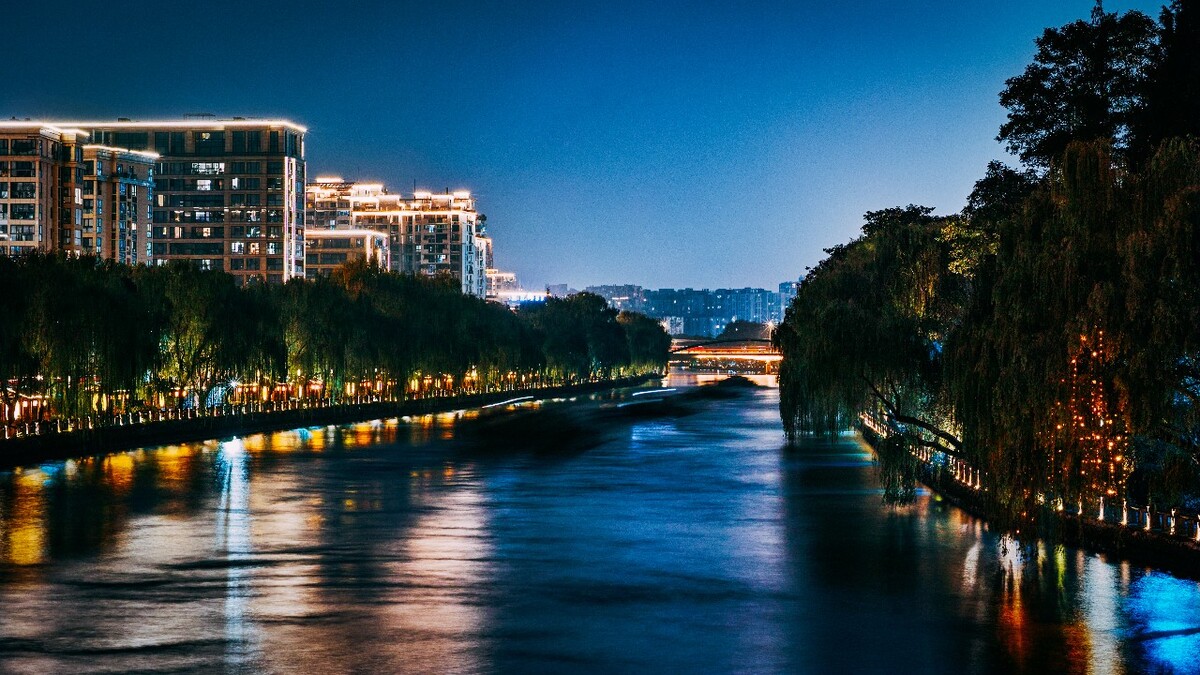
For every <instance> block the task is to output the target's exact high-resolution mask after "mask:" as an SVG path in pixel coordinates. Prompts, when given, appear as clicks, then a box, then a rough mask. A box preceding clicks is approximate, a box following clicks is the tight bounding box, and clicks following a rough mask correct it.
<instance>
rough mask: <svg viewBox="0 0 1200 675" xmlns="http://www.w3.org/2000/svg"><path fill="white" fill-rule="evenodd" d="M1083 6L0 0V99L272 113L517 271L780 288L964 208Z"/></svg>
mask: <svg viewBox="0 0 1200 675" xmlns="http://www.w3.org/2000/svg"><path fill="white" fill-rule="evenodd" d="M1161 4H1162V3H1161V2H1130V1H1124V2H1108V3H1106V5H1105V6H1106V9H1109V10H1120V11H1124V10H1126V9H1131V8H1135V9H1141V10H1142V11H1146V12H1147V13H1150V14H1151V15H1152V16H1157V15H1158V9H1159V6H1160V5H1161ZM1092 5H1093V3H1092V2H1091V0H1055V1H1053V2H1047V1H1046V0H1016V1H1006V2H994V1H993V2H977V1H968V2H962V1H950V0H945V1H937V2H928V1H926V2H920V1H913V2H880V1H870V2H868V1H863V0H860V1H853V0H852V1H846V2H800V1H797V2H778V3H772V2H746V3H738V2H708V3H688V2H675V1H671V0H660V1H656V2H645V3H622V2H603V3H596V4H594V5H584V4H582V3H574V2H545V3H534V2H519V3H518V2H514V3H499V2H497V3H482V2H439V3H412V2H394V3H392V2H387V3H383V2H381V3H354V2H328V1H325V2H291V3H283V2H271V3H256V2H247V1H246V0H240V1H238V2H230V1H226V0H214V1H208V2H178V3H177V2H159V3H154V2H144V1H137V0H130V1H126V2H121V3H100V2H64V1H61V0H39V1H38V2H5V3H4V7H3V10H2V11H0V25H2V26H5V27H6V30H5V31H4V32H5V39H6V44H8V45H9V51H8V56H7V58H6V65H7V67H6V68H5V78H4V84H3V85H0V117H2V118H7V117H10V116H16V117H21V118H24V117H33V118H38V117H42V118H59V119H62V118H114V119H115V118H116V117H118V116H121V117H130V118H134V119H152V118H156V117H164V116H172V117H177V116H182V115H184V114H186V113H192V112H211V113H215V114H217V115H218V116H221V117H229V116H233V115H252V116H283V117H287V118H290V119H293V120H295V121H297V122H299V123H301V124H304V125H306V126H307V127H308V128H309V135H308V153H307V158H308V172H309V176H310V177H315V176H317V175H325V174H335V175H341V176H344V177H345V178H348V179H359V180H372V181H382V182H384V183H386V184H387V185H389V186H391V187H392V188H393V189H394V190H395V189H400V190H403V191H405V192H409V191H411V190H412V187H413V182H414V181H416V184H417V186H418V187H420V188H428V189H433V190H441V189H442V188H446V187H449V188H450V189H460V188H465V189H470V190H472V191H473V192H474V193H475V194H476V195H477V197H478V198H479V208H480V210H481V211H482V212H483V213H486V214H487V216H488V223H489V227H490V233H491V235H492V237H493V238H494V239H495V242H496V261H497V264H498V266H500V267H501V268H504V269H509V270H512V271H515V272H517V273H518V275H519V277H520V279H521V281H522V282H523V284H524V285H525V286H526V287H527V288H538V287H541V286H542V285H544V284H547V283H569V284H571V285H572V286H574V287H577V288H583V287H584V286H585V285H589V284H599V283H636V284H641V285H644V286H647V287H652V288H658V287H684V286H692V287H730V286H733V287H741V286H763V287H767V288H774V287H775V285H776V284H778V283H779V282H780V281H783V280H787V279H794V278H796V277H798V276H799V275H801V274H802V273H803V271H804V268H805V267H806V266H809V265H812V264H814V263H816V262H817V261H818V260H820V259H821V258H822V257H823V256H824V254H823V253H822V251H821V249H822V248H825V247H828V246H831V245H833V244H837V243H841V242H844V241H846V240H848V239H850V238H851V237H852V236H854V235H855V234H856V233H857V231H858V228H859V227H860V225H861V217H862V214H863V213H864V212H865V211H868V210H874V209H879V208H886V207H888V206H896V205H904V204H908V203H918V204H925V205H928V206H934V207H937V209H938V212H940V213H952V212H955V211H958V210H959V209H960V208H961V207H962V205H963V203H964V200H965V197H966V195H967V193H968V192H969V191H970V189H971V185H972V184H973V183H974V181H975V180H976V179H977V178H978V177H979V176H980V175H982V173H983V170H984V167H985V166H986V164H987V162H988V161H989V160H991V159H994V158H1005V157H1006V155H1005V153H1004V151H1003V149H1002V148H1001V147H1000V146H999V144H997V143H996V142H995V141H994V140H993V139H994V137H995V135H996V132H997V129H998V128H999V126H1000V124H1001V123H1002V122H1003V120H1004V110H1003V109H1002V108H1001V107H1000V105H999V103H998V102H997V94H998V93H999V91H1000V89H1001V88H1002V87H1003V83H1004V80H1005V78H1007V77H1010V76H1012V75H1015V74H1018V73H1019V72H1020V71H1021V70H1022V69H1023V68H1024V66H1025V65H1026V64H1027V63H1028V62H1029V61H1030V59H1031V58H1032V55H1033V51H1034V45H1033V40H1034V38H1035V37H1036V36H1037V35H1038V34H1039V33H1040V32H1041V30H1042V29H1043V28H1045V27H1047V26H1057V25H1061V24H1063V23H1066V22H1068V21H1071V20H1073V19H1076V18H1084V17H1086V16H1087V15H1088V12H1089V11H1090V9H1091V7H1092ZM15 36H19V38H18V37H15ZM1012 161H1015V160H1012Z"/></svg>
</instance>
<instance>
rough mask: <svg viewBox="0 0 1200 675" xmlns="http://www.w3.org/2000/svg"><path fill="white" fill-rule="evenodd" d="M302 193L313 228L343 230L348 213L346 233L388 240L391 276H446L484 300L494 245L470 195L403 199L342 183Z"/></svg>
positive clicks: (375, 187)
mask: <svg viewBox="0 0 1200 675" xmlns="http://www.w3.org/2000/svg"><path fill="white" fill-rule="evenodd" d="M306 193H307V198H306V202H307V204H308V205H309V206H310V207H311V208H312V209H314V210H315V214H314V215H313V216H312V217H310V218H309V224H310V225H311V226H312V227H331V226H332V227H334V228H341V227H342V226H343V224H344V223H345V216H344V215H342V212H343V211H346V210H349V212H350V214H349V223H350V227H352V228H355V229H363V230H374V231H376V232H383V233H386V234H387V235H388V238H389V245H390V249H391V265H390V269H391V270H392V271H394V272H399V273H407V274H422V275H426V276H439V275H444V276H448V277H451V278H453V279H455V280H456V281H458V283H459V284H460V286H461V288H462V292H463V293H466V294H469V295H475V296H479V297H484V296H485V295H486V294H487V269H488V266H489V264H490V262H491V260H492V241H491V239H490V238H489V237H488V236H487V231H486V220H487V219H486V217H485V216H483V215H482V214H479V213H478V212H477V210H476V207H475V200H474V199H473V198H472V197H471V193H469V192H466V191H458V192H450V191H448V190H447V191H446V192H444V193H433V192H428V191H417V192H414V193H413V194H412V195H411V196H404V195H401V194H392V193H389V192H388V191H387V190H386V188H384V186H383V185H381V184H378V183H348V182H345V181H343V180H341V179H340V178H337V179H333V178H331V179H328V180H325V181H317V182H314V183H311V184H309V185H308V186H306Z"/></svg>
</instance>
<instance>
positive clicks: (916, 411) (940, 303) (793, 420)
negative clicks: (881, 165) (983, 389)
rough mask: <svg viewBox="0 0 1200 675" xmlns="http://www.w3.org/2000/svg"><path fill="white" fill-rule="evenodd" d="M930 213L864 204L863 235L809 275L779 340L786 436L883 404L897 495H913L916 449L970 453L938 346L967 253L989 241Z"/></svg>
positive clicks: (955, 310) (833, 428)
mask: <svg viewBox="0 0 1200 675" xmlns="http://www.w3.org/2000/svg"><path fill="white" fill-rule="evenodd" d="M931 213H932V209H930V208H927V207H921V206H908V207H905V208H892V209H886V210H883V211H874V212H871V213H868V214H867V215H866V223H865V225H864V226H863V235H862V236H861V237H859V238H858V239H855V240H854V241H852V242H850V243H849V244H846V245H843V246H837V247H834V248H832V249H829V250H828V251H827V252H828V253H829V257H828V258H826V259H825V260H823V261H822V262H821V263H820V264H819V265H817V267H816V268H814V269H813V270H812V271H811V272H810V273H809V274H808V276H807V277H806V278H805V279H804V281H803V283H801V285H800V288H799V289H798V292H797V295H796V298H795V299H794V300H793V301H792V304H791V306H790V307H789V308H788V310H787V314H786V317H785V319H784V322H783V324H782V325H781V326H780V327H779V328H778V329H777V330H776V337H775V341H776V344H777V346H778V347H779V348H780V350H781V351H782V353H783V363H782V365H781V368H780V409H781V413H782V416H783V421H784V427H785V429H786V431H787V433H788V436H789V438H792V439H794V438H795V437H796V436H797V435H798V434H800V433H805V432H815V433H836V432H837V431H840V430H842V429H844V428H847V427H848V426H849V425H850V424H851V423H852V422H853V421H854V420H855V419H856V417H857V416H858V414H859V413H861V412H863V411H869V412H873V413H875V414H876V415H878V416H879V418H880V419H882V420H883V421H884V422H885V423H886V424H888V425H889V426H890V427H891V429H892V430H893V431H894V432H895V434H894V436H893V441H892V442H891V444H890V445H888V446H887V447H886V448H883V450H884V452H881V460H883V462H884V465H885V466H884V469H885V471H884V477H885V479H887V481H888V482H887V487H888V488H889V491H894V492H896V493H897V494H898V496H901V497H903V496H905V495H906V494H911V488H912V478H913V474H912V468H913V467H912V460H911V455H910V452H909V451H910V450H911V449H912V448H913V447H914V446H926V447H932V448H934V449H937V450H939V451H942V452H945V453H947V454H950V455H958V454H960V453H961V452H962V448H961V445H962V444H961V441H960V440H959V438H958V437H957V435H956V433H955V430H956V423H955V421H954V419H953V415H952V411H951V408H950V406H949V405H948V404H947V400H946V397H945V395H944V382H943V377H942V355H943V344H944V342H945V338H946V334H947V331H948V330H950V329H951V328H952V327H953V326H954V324H955V322H956V321H957V317H958V315H959V313H960V312H961V307H962V305H963V303H964V302H965V299H966V296H967V293H968V291H969V287H970V285H969V277H968V275H967V274H965V273H964V271H963V268H964V265H963V264H960V263H961V262H962V259H961V258H960V256H961V255H962V254H963V253H964V252H966V251H973V250H974V247H975V246H977V245H979V244H980V242H981V240H980V238H979V237H977V236H975V233H973V232H970V231H969V228H967V227H965V226H964V222H963V221H962V219H961V218H959V217H936V216H933V215H931ZM973 255H974V254H973V253H972V256H973Z"/></svg>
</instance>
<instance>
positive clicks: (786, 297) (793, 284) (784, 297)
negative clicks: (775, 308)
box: [779, 281, 800, 321]
mask: <svg viewBox="0 0 1200 675" xmlns="http://www.w3.org/2000/svg"><path fill="white" fill-rule="evenodd" d="M799 291H800V282H799V281H785V282H783V283H782V284H779V316H780V319H779V320H780V321H783V315H784V314H785V313H786V312H787V308H788V307H791V306H792V300H794V299H795V298H796V293H798V292H799Z"/></svg>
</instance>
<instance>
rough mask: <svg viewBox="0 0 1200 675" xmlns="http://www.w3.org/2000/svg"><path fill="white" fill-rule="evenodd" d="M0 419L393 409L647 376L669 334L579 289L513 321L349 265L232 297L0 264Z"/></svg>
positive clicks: (116, 269) (84, 272)
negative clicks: (417, 399)
mask: <svg viewBox="0 0 1200 675" xmlns="http://www.w3.org/2000/svg"><path fill="white" fill-rule="evenodd" d="M0 288H5V289H8V291H7V292H6V293H3V294H0V317H3V320H0V383H5V384H6V385H7V386H4V387H2V388H0V397H2V398H3V401H2V402H3V404H4V406H5V407H4V412H5V415H4V416H0V419H4V418H8V419H10V420H11V419H12V418H13V417H15V415H14V414H13V411H14V410H15V408H14V406H15V405H18V404H19V403H20V400H21V399H25V400H28V399H29V398H34V399H36V400H39V401H46V405H45V406H44V407H46V408H47V411H46V413H44V414H49V413H50V412H51V411H52V412H53V413H54V414H59V415H64V416H75V415H83V414H90V413H93V412H98V411H112V410H124V409H131V408H137V407H141V406H154V407H164V406H172V405H205V404H207V405H218V404H221V403H225V402H229V401H231V400H236V398H238V397H241V398H248V397H251V396H253V397H256V398H260V399H263V400H265V399H268V398H279V397H284V398H288V397H298V396H299V397H307V398H331V399H344V398H345V397H347V396H352V395H363V394H369V395H372V396H379V397H383V398H398V397H402V396H406V395H414V394H418V395H419V394H420V393H422V392H426V391H428V390H429V389H439V390H442V391H445V390H462V389H466V390H479V389H490V388H497V387H510V386H517V385H519V384H520V383H522V382H526V383H527V382H534V381H536V382H572V381H580V380H585V379H588V378H591V377H609V376H613V375H622V374H632V373H642V372H653V371H658V370H661V369H662V368H663V367H664V365H665V363H666V360H667V353H668V351H669V348H670V337H669V336H668V335H667V334H666V332H665V331H664V330H663V329H662V327H661V326H659V325H658V323H657V322H655V321H653V320H651V319H649V318H647V317H645V316H642V315H640V314H631V313H621V314H618V313H617V312H616V311H614V310H611V309H609V308H608V306H607V305H606V304H605V302H604V300H603V299H602V298H599V297H597V296H594V295H590V294H579V295H575V296H571V297H569V298H566V299H550V300H548V301H547V302H546V303H545V304H543V305H539V306H535V307H531V308H529V309H525V310H522V311H520V312H513V311H511V310H509V309H507V308H505V307H504V306H501V305H497V304H494V303H489V302H485V301H484V300H481V299H479V298H474V297H469V296H464V295H462V294H461V293H460V292H459V291H458V288H457V285H456V284H454V283H452V282H451V281H449V280H446V279H429V278H424V277H415V276H404V275H397V274H391V273H387V272H382V271H379V270H377V269H374V268H371V267H369V266H366V265H350V266H347V267H344V268H342V269H340V270H339V271H338V272H337V273H335V274H334V275H332V276H331V277H329V278H326V279H321V280H317V281H305V280H293V281H290V282H288V283H287V284H284V285H282V286H266V285H260V284H259V285H249V286H247V287H244V288H242V287H238V286H237V285H236V283H235V280H234V278H233V277H232V276H230V275H228V274H224V273H221V272H211V271H205V270H200V269H198V268H196V267H195V266H191V265H187V264H184V263H177V264H169V265H165V266H155V267H146V266H137V267H129V266H122V265H116V264H111V263H106V262H100V261H97V260H95V259H92V258H67V257H62V256H50V255H36V254H35V255H29V256H25V257H22V258H19V259H15V260H14V259H7V258H4V259H0Z"/></svg>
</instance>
